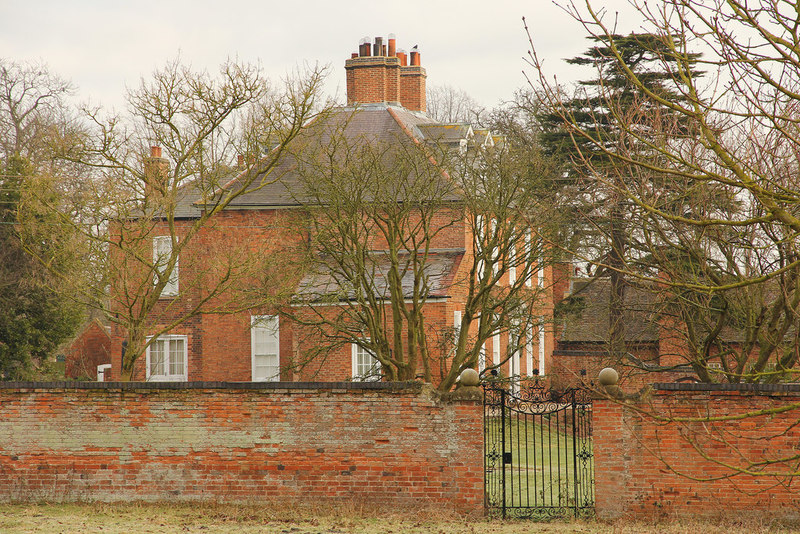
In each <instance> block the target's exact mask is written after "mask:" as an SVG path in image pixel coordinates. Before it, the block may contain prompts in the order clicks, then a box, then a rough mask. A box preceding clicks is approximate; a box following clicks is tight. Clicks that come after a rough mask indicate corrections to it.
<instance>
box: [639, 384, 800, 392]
mask: <svg viewBox="0 0 800 534" xmlns="http://www.w3.org/2000/svg"><path fill="white" fill-rule="evenodd" d="M653 389H655V390H657V391H741V392H748V393H800V383H793V384H708V383H703V382H669V383H656V384H653Z"/></svg>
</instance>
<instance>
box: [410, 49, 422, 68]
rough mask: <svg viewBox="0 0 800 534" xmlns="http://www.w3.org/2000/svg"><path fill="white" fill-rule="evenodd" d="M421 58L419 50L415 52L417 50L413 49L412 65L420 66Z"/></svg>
mask: <svg viewBox="0 0 800 534" xmlns="http://www.w3.org/2000/svg"><path fill="white" fill-rule="evenodd" d="M419 60H420V58H419V52H415V51H413V50H412V51H411V66H412V67H419V65H420V61H419Z"/></svg>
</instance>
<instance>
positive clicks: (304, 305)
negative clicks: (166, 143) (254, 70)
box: [288, 111, 546, 391]
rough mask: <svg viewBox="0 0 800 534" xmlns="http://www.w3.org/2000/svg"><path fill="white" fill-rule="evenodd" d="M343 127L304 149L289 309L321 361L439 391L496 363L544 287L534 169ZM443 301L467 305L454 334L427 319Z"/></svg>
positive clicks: (524, 328)
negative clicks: (304, 243)
mask: <svg viewBox="0 0 800 534" xmlns="http://www.w3.org/2000/svg"><path fill="white" fill-rule="evenodd" d="M356 113H357V111H356ZM347 126H348V124H347V120H346V118H342V120H341V121H339V122H333V125H332V126H331V125H330V123H329V124H328V125H326V127H327V128H329V130H330V131H328V132H326V133H325V135H317V136H316V137H315V139H316V140H317V141H316V143H318V144H313V145H308V144H307V145H303V155H302V156H301V157H302V163H301V164H300V165H299V169H300V176H301V181H302V184H303V188H302V195H303V203H304V205H305V206H306V209H307V210H308V213H309V225H310V232H309V236H310V237H309V240H310V250H309V252H310V254H309V256H308V257H307V258H305V259H304V261H307V262H308V263H309V264H310V265H312V273H311V274H310V275H309V276H307V278H306V279H305V281H304V283H302V284H301V287H300V291H299V295H298V297H297V300H296V302H295V306H293V307H292V308H291V309H290V310H289V311H288V313H290V314H291V316H292V318H293V319H294V320H295V321H297V322H299V323H300V324H302V325H304V327H305V328H306V329H307V331H309V332H311V334H312V335H314V336H320V335H322V336H323V337H324V338H325V339H326V340H327V342H326V343H325V344H324V347H322V352H328V351H329V350H330V349H331V348H336V347H339V346H342V345H344V344H356V345H358V346H360V347H362V348H363V349H364V350H366V351H367V352H368V353H369V354H371V355H372V356H373V357H374V358H375V359H376V360H377V361H378V362H379V363H380V369H381V372H382V373H383V375H384V376H385V378H386V379H389V380H409V379H414V378H415V377H418V376H419V377H422V378H424V379H425V380H426V381H431V382H435V383H437V384H438V388H439V389H440V390H443V391H447V390H449V389H451V388H452V387H453V385H454V383H455V381H456V378H457V377H458V375H459V373H460V372H461V371H462V370H463V369H465V368H469V367H472V368H477V367H483V366H485V367H486V368H493V367H499V366H500V364H501V363H503V362H505V361H507V360H508V359H509V358H510V357H511V355H512V354H513V353H514V352H515V351H517V350H519V349H520V345H519V344H520V343H522V340H523V339H525V333H526V332H530V331H531V325H532V322H535V321H537V320H538V319H537V317H538V316H539V315H541V313H536V312H537V310H538V309H539V307H540V306H541V302H540V301H541V297H542V295H543V293H544V292H545V291H546V288H545V287H544V286H543V285H542V284H539V282H538V275H537V274H536V273H538V271H539V270H540V269H544V268H545V262H546V260H545V258H546V251H545V250H544V248H543V240H542V239H540V236H539V233H538V232H540V231H544V229H543V228H542V227H541V226H540V225H539V223H540V222H541V219H539V218H537V217H541V218H542V219H543V218H544V217H545V214H544V212H543V211H542V210H539V209H538V208H539V206H538V205H537V197H536V195H535V189H536V187H537V183H538V181H539V180H541V176H542V173H541V172H537V171H540V170H541V169H539V168H537V165H540V164H539V163H538V162H534V161H531V160H529V159H528V160H524V161H523V159H522V153H518V152H515V151H512V150H510V149H509V148H508V147H507V146H497V147H495V148H478V147H471V148H469V149H467V150H464V151H460V150H456V151H453V150H452V149H451V148H447V147H445V146H444V145H442V144H440V143H437V142H436V140H433V142H427V143H416V142H414V141H413V140H412V139H411V138H409V137H408V136H406V135H405V134H403V135H402V136H401V137H399V138H397V139H391V140H387V141H379V140H377V139H369V138H363V137H356V138H352V137H349V136H347V135H345V134H344V132H345V130H346V129H347ZM525 155H526V156H527V155H529V154H527V153H525ZM454 243H457V244H456V245H454ZM454 247H455V248H454ZM512 272H513V275H510V273H512ZM534 279H536V281H534ZM446 296H449V297H452V298H453V299H459V300H460V301H461V302H463V309H462V310H459V311H461V314H460V318H461V323H460V326H459V327H458V328H454V327H452V326H450V324H449V321H447V319H445V321H446V326H444V325H443V324H442V318H441V317H439V318H438V320H437V321H438V322H437V321H434V320H433V319H431V315H432V314H435V313H436V311H434V310H435V309H436V308H437V304H436V302H435V301H436V297H446ZM438 306H440V309H439V310H438V312H439V313H440V314H441V313H442V311H443V310H444V309H445V308H444V304H442V303H439V304H438ZM512 330H513V331H515V332H518V334H517V335H516V336H515V338H514V339H515V343H516V345H515V344H511V345H510V346H509V348H508V350H507V352H506V354H504V355H503V357H502V359H501V361H498V362H494V363H492V362H486V361H485V358H486V355H485V354H484V351H483V347H484V344H485V343H486V341H487V340H489V339H490V338H492V337H493V336H497V335H499V334H500V333H508V332H509V331H512ZM322 356H323V355H322V354H320V351H313V353H311V354H308V355H306V358H305V360H306V361H313V362H315V365H319V364H320V361H322V360H321V357H322ZM298 363H300V364H302V363H304V362H298Z"/></svg>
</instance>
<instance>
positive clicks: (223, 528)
mask: <svg viewBox="0 0 800 534" xmlns="http://www.w3.org/2000/svg"><path fill="white" fill-rule="evenodd" d="M0 532H2V533H3V534H5V533H28V532H37V533H47V534H51V533H64V534H67V533H95V532H102V533H106V534H108V533H110V534H119V533H126V534H127V533H129V532H136V533H173V532H201V533H216V532H236V533H239V532H241V533H245V534H247V533H255V532H267V533H280V534H311V533H315V534H343V533H350V532H352V533H361V534H378V533H380V534H383V533H393V534H412V533H414V534H417V533H419V534H428V533H430V534H460V533H465V534H478V533H491V534H522V533H526V534H537V533H548V534H566V533H584V534H599V533H618V534H655V533H658V534H662V533H663V534H679V533H680V534H683V533H686V534H689V533H692V534H694V533H697V532H702V533H703V534H740V533H741V534H760V533H762V532H763V533H766V532H796V530H791V529H781V528H780V527H779V526H777V525H771V524H770V523H769V521H768V519H764V518H760V519H757V520H753V521H751V522H747V523H726V522H722V523H720V522H713V523H712V522H708V523H703V522H674V523H660V524H642V523H630V522H625V523H613V524H607V523H601V522H597V521H564V522H551V523H532V522H524V521H508V522H503V521H487V520H486V519H484V518H473V519H469V518H460V517H456V516H447V515H443V514H442V513H441V512H439V513H437V512H426V511H410V512H408V513H405V514H403V513H401V512H400V511H397V510H395V511H391V512H387V511H377V510H375V509H367V508H359V507H357V506H353V505H345V506H339V507H336V508H330V507H328V508H325V507H319V508H316V509H308V508H306V509H302V508H291V507H285V506H283V507H279V506H273V507H268V506H254V505H223V504H191V503H181V504H166V503H158V504H143V503H125V504H107V503H93V504H65V505H47V504H39V505H31V504H20V505H0Z"/></svg>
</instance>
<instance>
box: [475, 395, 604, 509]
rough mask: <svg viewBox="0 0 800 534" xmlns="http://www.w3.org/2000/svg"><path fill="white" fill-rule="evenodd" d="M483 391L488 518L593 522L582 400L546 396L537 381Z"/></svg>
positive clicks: (588, 417) (588, 422) (585, 402)
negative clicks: (584, 518)
mask: <svg viewBox="0 0 800 534" xmlns="http://www.w3.org/2000/svg"><path fill="white" fill-rule="evenodd" d="M483 387H484V392H485V395H484V413H483V421H484V425H483V428H484V452H485V454H484V465H485V469H486V474H485V500H486V506H487V509H488V510H489V513H491V514H502V516H503V517H532V518H541V519H547V518H551V517H560V516H567V515H575V516H582V515H591V514H593V513H594V459H593V453H592V404H591V398H590V395H589V392H588V391H586V390H583V389H567V390H564V391H556V390H553V389H547V387H546V386H545V385H544V384H543V383H542V382H540V381H537V380H531V381H523V382H512V383H509V382H508V381H497V382H490V383H487V384H485V385H484V386H483Z"/></svg>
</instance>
